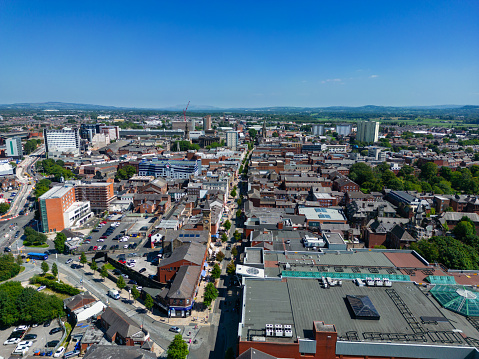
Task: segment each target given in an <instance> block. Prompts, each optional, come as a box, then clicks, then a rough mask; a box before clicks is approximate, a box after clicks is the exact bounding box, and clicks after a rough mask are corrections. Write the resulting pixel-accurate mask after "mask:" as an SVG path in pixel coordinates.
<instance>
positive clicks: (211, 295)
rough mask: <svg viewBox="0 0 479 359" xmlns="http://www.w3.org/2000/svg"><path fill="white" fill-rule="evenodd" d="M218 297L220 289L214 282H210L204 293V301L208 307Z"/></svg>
mask: <svg viewBox="0 0 479 359" xmlns="http://www.w3.org/2000/svg"><path fill="white" fill-rule="evenodd" d="M217 297H218V289H216V287H215V285H214V284H213V283H211V282H210V283H208V284H207V285H206V287H205V293H204V294H203V298H204V299H203V303H204V304H205V305H206V306H207V307H208V306H209V305H210V304H211V302H213V301H214V300H215V299H216V298H217Z"/></svg>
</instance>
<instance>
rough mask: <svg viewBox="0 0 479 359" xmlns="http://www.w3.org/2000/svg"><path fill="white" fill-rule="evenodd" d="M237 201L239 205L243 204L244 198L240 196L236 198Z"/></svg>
mask: <svg viewBox="0 0 479 359" xmlns="http://www.w3.org/2000/svg"><path fill="white" fill-rule="evenodd" d="M236 203H238V207H240V206H241V204H242V203H243V199H242V198H241V197H240V198H238V199H237V200H236Z"/></svg>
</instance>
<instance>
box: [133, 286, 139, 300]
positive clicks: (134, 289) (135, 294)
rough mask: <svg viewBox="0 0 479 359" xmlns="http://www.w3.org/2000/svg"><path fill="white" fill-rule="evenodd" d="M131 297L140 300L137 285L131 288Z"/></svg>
mask: <svg viewBox="0 0 479 359" xmlns="http://www.w3.org/2000/svg"><path fill="white" fill-rule="evenodd" d="M131 295H132V296H133V299H134V300H137V299H138V298H140V291H139V290H138V289H137V288H136V285H134V286H133V288H131Z"/></svg>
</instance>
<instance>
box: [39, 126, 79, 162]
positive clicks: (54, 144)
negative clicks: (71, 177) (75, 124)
mask: <svg viewBox="0 0 479 359" xmlns="http://www.w3.org/2000/svg"><path fill="white" fill-rule="evenodd" d="M43 138H44V139H45V151H46V152H47V155H48V156H49V157H60V156H61V155H62V154H64V153H71V154H74V155H79V154H80V133H79V131H78V129H72V128H67V127H66V128H63V129H61V130H47V129H45V130H43Z"/></svg>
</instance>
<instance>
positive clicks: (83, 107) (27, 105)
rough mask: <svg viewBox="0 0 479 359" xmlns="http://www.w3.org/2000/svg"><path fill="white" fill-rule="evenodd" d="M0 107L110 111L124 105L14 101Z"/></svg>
mask: <svg viewBox="0 0 479 359" xmlns="http://www.w3.org/2000/svg"><path fill="white" fill-rule="evenodd" d="M0 109H8V110H44V111H48V110H50V111H55V110H58V111H65V110H90V111H91V110H94V111H108V110H120V109H124V108H123V107H114V106H101V105H91V104H81V103H66V102H38V103H28V102H26V103H13V104H9V105H0Z"/></svg>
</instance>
